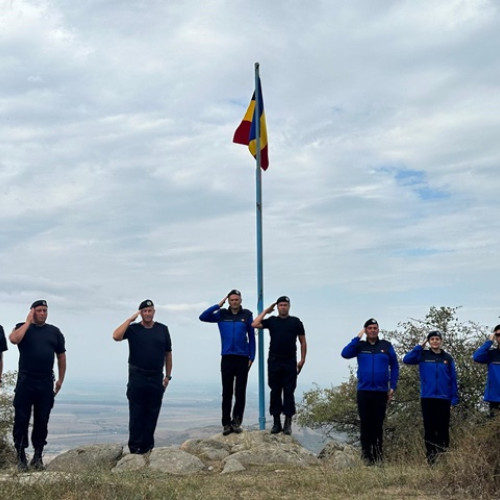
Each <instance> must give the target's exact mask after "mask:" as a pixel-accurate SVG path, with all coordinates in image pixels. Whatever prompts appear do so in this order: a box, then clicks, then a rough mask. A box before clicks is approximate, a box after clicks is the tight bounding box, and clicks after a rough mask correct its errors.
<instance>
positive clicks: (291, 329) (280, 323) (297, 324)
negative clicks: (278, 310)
mask: <svg viewBox="0 0 500 500" xmlns="http://www.w3.org/2000/svg"><path fill="white" fill-rule="evenodd" d="M262 327H263V328H267V329H268V330H269V338H270V344H269V355H270V356H276V357H279V358H293V357H296V356H297V337H299V336H300V335H305V334H306V332H305V330H304V325H303V324H302V321H300V319H299V318H296V317H295V316H287V317H286V318H280V317H279V316H271V317H269V318H267V319H263V320H262Z"/></svg>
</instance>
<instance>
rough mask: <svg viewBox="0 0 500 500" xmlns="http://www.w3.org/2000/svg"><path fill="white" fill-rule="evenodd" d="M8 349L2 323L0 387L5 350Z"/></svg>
mask: <svg viewBox="0 0 500 500" xmlns="http://www.w3.org/2000/svg"><path fill="white" fill-rule="evenodd" d="M6 350H7V341H6V340H5V332H4V331H3V326H2V325H0V387H2V374H3V352H4V351H6Z"/></svg>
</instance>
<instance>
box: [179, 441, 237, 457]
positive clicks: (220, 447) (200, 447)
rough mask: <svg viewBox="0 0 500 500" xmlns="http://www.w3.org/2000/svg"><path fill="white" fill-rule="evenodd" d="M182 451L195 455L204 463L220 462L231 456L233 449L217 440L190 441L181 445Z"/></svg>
mask: <svg viewBox="0 0 500 500" xmlns="http://www.w3.org/2000/svg"><path fill="white" fill-rule="evenodd" d="M181 450H183V451H185V452H186V453H190V454H191V455H195V456H197V457H198V458H201V460H204V461H209V462H212V461H220V460H223V459H224V458H226V457H227V456H229V454H230V450H231V447H230V446H229V445H228V444H227V443H224V442H221V441H218V440H216V439H188V440H187V441H185V442H184V443H182V445H181Z"/></svg>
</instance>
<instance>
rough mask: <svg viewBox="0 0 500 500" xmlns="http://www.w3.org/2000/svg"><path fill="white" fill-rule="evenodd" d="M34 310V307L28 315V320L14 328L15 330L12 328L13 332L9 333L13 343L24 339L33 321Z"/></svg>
mask: <svg viewBox="0 0 500 500" xmlns="http://www.w3.org/2000/svg"><path fill="white" fill-rule="evenodd" d="M33 311H34V309H33V308H31V309H30V312H29V313H28V316H26V321H25V322H24V323H23V324H22V325H21V326H20V327H19V328H14V330H12V333H11V334H10V335H9V340H10V341H11V342H12V343H13V344H19V342H21V340H23V338H24V335H25V334H26V332H27V330H28V328H29V327H30V325H31V323H32V322H33Z"/></svg>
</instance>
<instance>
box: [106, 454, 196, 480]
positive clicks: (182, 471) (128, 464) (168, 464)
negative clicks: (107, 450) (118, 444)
mask: <svg viewBox="0 0 500 500" xmlns="http://www.w3.org/2000/svg"><path fill="white" fill-rule="evenodd" d="M143 467H148V468H150V469H154V470H158V471H160V472H164V473H166V474H175V475H186V474H192V473H194V472H200V471H202V470H203V469H204V468H205V464H204V463H203V462H202V461H201V460H200V459H199V458H198V457H195V456H194V455H191V454H189V453H187V452H185V451H182V450H179V449H178V448H173V447H165V448H155V449H154V450H153V451H152V452H151V453H149V454H147V455H133V454H127V455H125V456H124V457H123V458H122V459H121V460H120V461H119V462H118V463H117V464H116V467H115V468H114V469H113V472H122V471H130V470H138V469H141V468H143Z"/></svg>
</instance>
